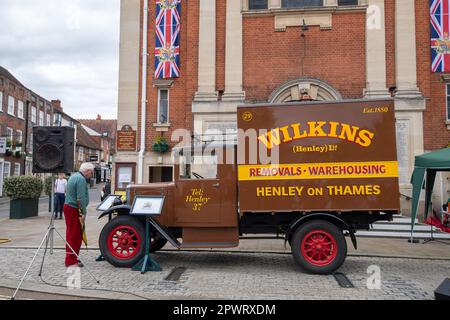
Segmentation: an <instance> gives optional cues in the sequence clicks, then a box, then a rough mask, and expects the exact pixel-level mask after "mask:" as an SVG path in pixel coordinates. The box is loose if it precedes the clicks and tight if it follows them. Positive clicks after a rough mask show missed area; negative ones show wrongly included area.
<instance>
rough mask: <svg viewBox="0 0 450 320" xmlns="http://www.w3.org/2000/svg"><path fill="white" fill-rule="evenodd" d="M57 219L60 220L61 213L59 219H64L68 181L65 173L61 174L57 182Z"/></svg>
mask: <svg viewBox="0 0 450 320" xmlns="http://www.w3.org/2000/svg"><path fill="white" fill-rule="evenodd" d="M54 188H55V212H54V213H55V219H57V218H58V213H59V219H62V218H63V209H64V203H65V201H66V191H67V180H66V178H65V176H64V173H60V174H59V175H58V179H56V181H55V185H54Z"/></svg>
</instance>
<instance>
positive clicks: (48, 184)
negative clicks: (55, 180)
mask: <svg viewBox="0 0 450 320" xmlns="http://www.w3.org/2000/svg"><path fill="white" fill-rule="evenodd" d="M44 192H45V194H46V195H47V196H50V195H51V194H52V176H48V177H46V178H45V180H44Z"/></svg>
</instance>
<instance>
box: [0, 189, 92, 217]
mask: <svg viewBox="0 0 450 320" xmlns="http://www.w3.org/2000/svg"><path fill="white" fill-rule="evenodd" d="M89 197H90V199H92V201H96V202H97V201H99V199H100V189H99V188H93V189H90V190H89ZM2 200H3V201H0V218H7V217H9V201H5V200H4V199H2ZM48 202H49V200H48V197H42V198H40V199H39V214H45V213H48Z"/></svg>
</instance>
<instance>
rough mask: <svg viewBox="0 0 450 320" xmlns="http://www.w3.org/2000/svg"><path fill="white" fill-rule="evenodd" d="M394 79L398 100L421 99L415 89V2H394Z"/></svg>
mask: <svg viewBox="0 0 450 320" xmlns="http://www.w3.org/2000/svg"><path fill="white" fill-rule="evenodd" d="M395 9H396V23H395V25H396V30H395V39H396V40H395V44H396V48H395V52H396V59H395V60H396V61H395V65H396V77H397V79H396V80H397V81H396V82H397V94H396V96H397V97H399V98H402V97H405V98H420V97H422V95H421V93H420V91H419V89H418V88H417V66H416V64H417V60H416V24H415V20H416V19H415V18H416V14H415V1H414V0H396V8H395Z"/></svg>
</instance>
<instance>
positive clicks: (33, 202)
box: [9, 199, 39, 219]
mask: <svg viewBox="0 0 450 320" xmlns="http://www.w3.org/2000/svg"><path fill="white" fill-rule="evenodd" d="M38 213H39V199H19V200H11V202H10V205H9V218H10V219H26V218H30V217H37V216H38Z"/></svg>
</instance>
